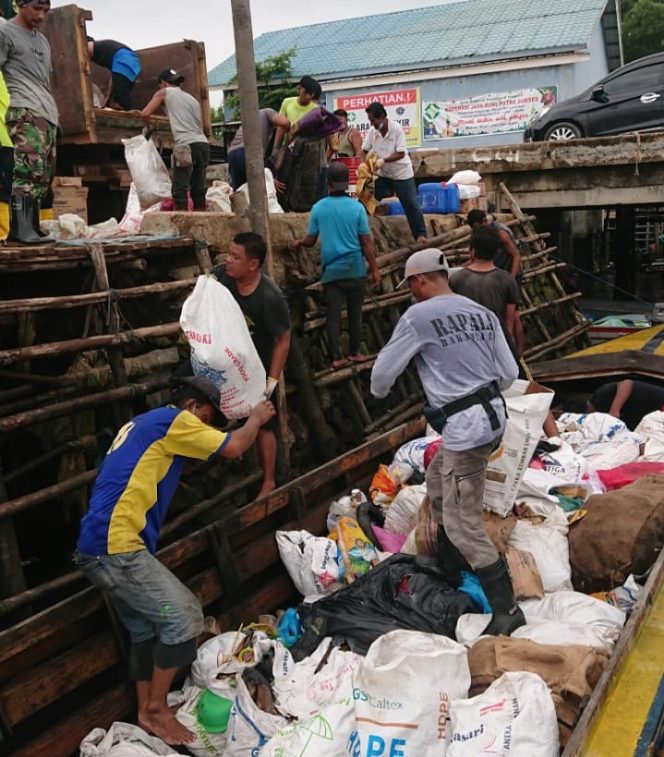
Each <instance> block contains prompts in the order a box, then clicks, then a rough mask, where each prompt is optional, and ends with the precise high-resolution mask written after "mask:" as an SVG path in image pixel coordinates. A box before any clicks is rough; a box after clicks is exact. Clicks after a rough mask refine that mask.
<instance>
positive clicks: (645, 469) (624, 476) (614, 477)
mask: <svg viewBox="0 0 664 757" xmlns="http://www.w3.org/2000/svg"><path fill="white" fill-rule="evenodd" d="M651 473H664V463H648V462H643V463H640V462H638V461H635V462H633V463H625V464H624V465H619V466H618V467H617V468H611V469H610V470H600V471H597V475H598V476H599V477H600V480H601V482H602V483H603V484H604V486H605V487H606V490H607V491H613V490H614V489H622V488H623V486H628V485H629V484H633V483H634V482H635V481H636V480H637V479H639V478H643V476H647V475H649V474H651Z"/></svg>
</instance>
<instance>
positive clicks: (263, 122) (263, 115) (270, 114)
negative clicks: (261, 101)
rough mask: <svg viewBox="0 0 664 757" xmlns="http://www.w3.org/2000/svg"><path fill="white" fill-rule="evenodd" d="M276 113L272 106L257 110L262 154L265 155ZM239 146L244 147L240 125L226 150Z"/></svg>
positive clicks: (235, 148)
mask: <svg viewBox="0 0 664 757" xmlns="http://www.w3.org/2000/svg"><path fill="white" fill-rule="evenodd" d="M276 115H277V111H276V110H274V109H273V108H261V110H259V111H258V120H259V121H260V127H261V142H262V144H263V155H265V153H266V151H267V148H268V145H269V144H270V137H271V136H272V132H273V131H274V125H273V124H272V119H273V118H274V117H275V116H276ZM240 147H244V135H243V134H242V127H241V126H240V128H239V129H238V130H237V133H236V135H235V136H234V137H233V141H232V142H231V146H230V147H229V148H228V152H231V151H232V150H239V149H240Z"/></svg>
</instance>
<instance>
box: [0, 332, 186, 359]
mask: <svg viewBox="0 0 664 757" xmlns="http://www.w3.org/2000/svg"><path fill="white" fill-rule="evenodd" d="M179 331H180V324H179V323H178V322H174V323H164V324H161V325H159V326H146V327H144V328H140V329H133V330H132V331H121V332H120V333H119V334H103V335H101V336H89V337H85V338H83V339H70V340H67V341H65V342H49V343H47V344H36V345H34V346H32V347H17V348H14V349H10V350H0V365H11V364H12V363H16V362H18V361H20V360H25V359H26V358H38V357H39V358H43V357H59V356H60V355H62V354H66V353H72V352H85V351H88V350H98V349H102V348H104V347H108V346H111V345H113V346H115V345H120V344H128V343H131V342H134V341H137V342H141V341H143V340H147V339H156V338H158V337H169V336H175V335H177V334H178V333H179Z"/></svg>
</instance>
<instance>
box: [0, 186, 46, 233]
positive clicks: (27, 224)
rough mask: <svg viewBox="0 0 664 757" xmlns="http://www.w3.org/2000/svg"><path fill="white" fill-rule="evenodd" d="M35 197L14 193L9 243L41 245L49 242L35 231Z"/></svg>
mask: <svg viewBox="0 0 664 757" xmlns="http://www.w3.org/2000/svg"><path fill="white" fill-rule="evenodd" d="M36 204H37V203H36V202H35V199H34V198H33V197H26V196H23V195H12V200H11V218H10V222H9V236H8V237H7V242H8V243H9V244H11V243H14V244H25V245H39V244H47V242H46V240H44V239H42V238H41V237H40V236H39V235H38V234H37V232H36V231H35V223H34V215H33V214H34V206H35V205H36Z"/></svg>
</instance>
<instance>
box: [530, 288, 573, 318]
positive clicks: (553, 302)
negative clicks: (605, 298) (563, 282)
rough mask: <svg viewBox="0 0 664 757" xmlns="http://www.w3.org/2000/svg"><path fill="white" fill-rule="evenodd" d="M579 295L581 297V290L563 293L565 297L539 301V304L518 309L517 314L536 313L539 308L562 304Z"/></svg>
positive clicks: (544, 308)
mask: <svg viewBox="0 0 664 757" xmlns="http://www.w3.org/2000/svg"><path fill="white" fill-rule="evenodd" d="M579 297H583V292H574V293H573V294H568V295H565V297H560V298H558V299H557V300H549V301H548V302H540V303H539V304H537V305H533V306H532V307H530V308H527V309H526V310H519V315H520V316H521V317H522V318H523V317H525V316H527V315H532V314H533V313H537V312H539V311H540V310H546V309H547V308H550V307H553V306H554V305H562V304H564V303H565V302H571V301H572V300H578V299H579Z"/></svg>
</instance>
